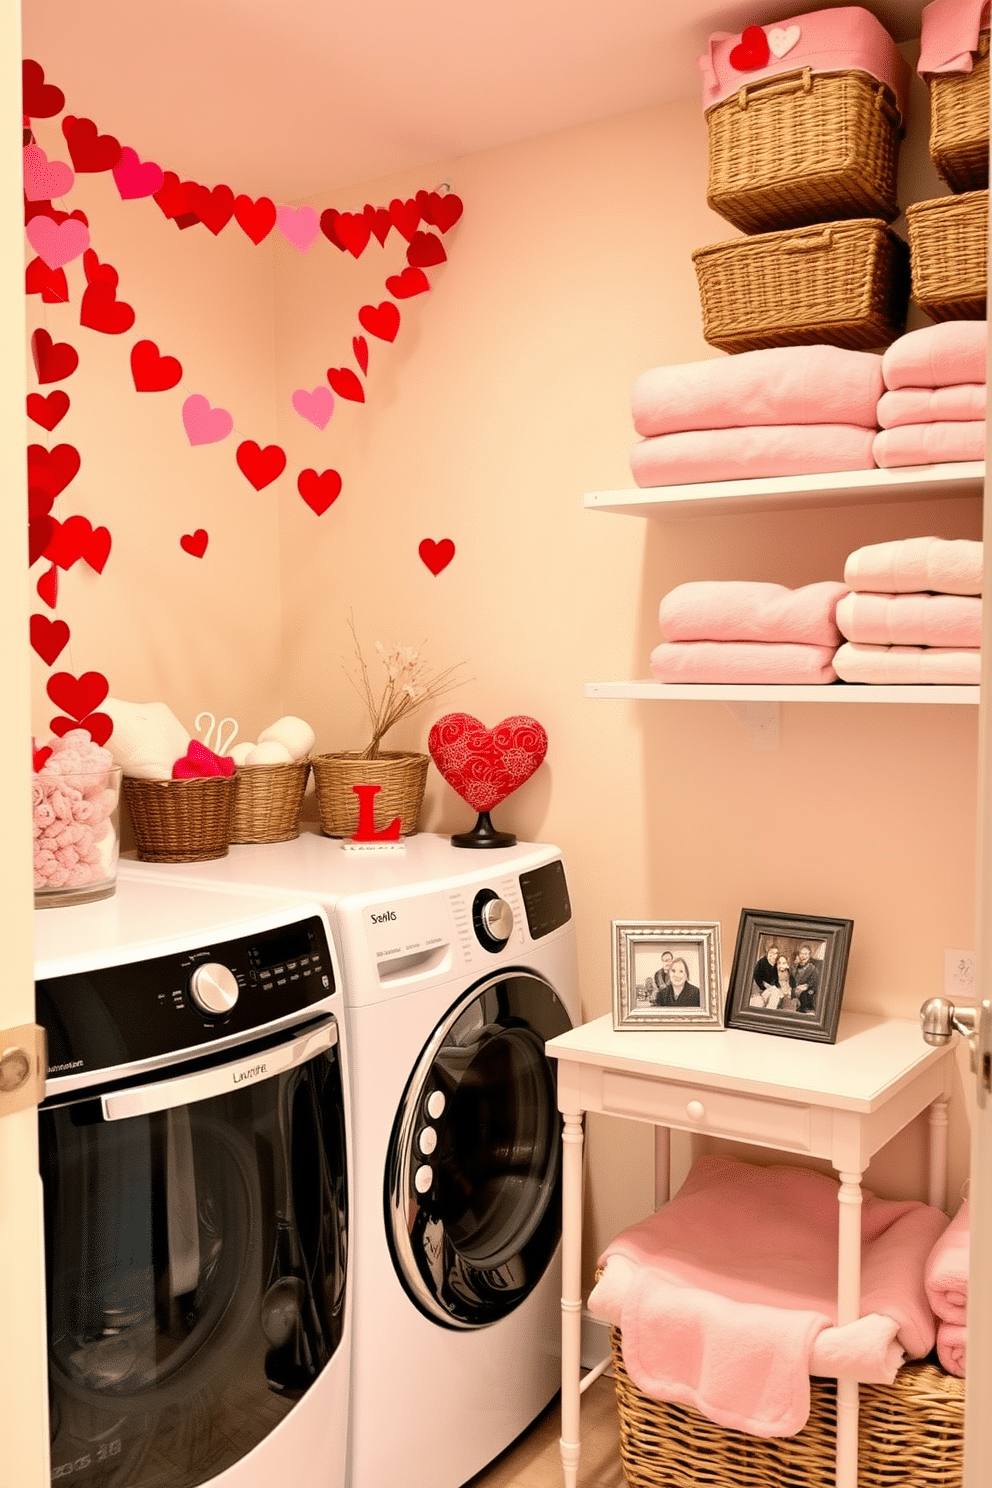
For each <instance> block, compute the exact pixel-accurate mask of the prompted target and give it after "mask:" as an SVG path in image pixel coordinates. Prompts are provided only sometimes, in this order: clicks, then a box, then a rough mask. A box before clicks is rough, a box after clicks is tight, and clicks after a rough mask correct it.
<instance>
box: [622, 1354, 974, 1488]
mask: <svg viewBox="0 0 992 1488" xmlns="http://www.w3.org/2000/svg"><path fill="white" fill-rule="evenodd" d="M611 1343H612V1349H613V1366H614V1373H615V1375H616V1391H617V1410H618V1413H619V1417H620V1459H621V1462H622V1463H623V1470H624V1476H625V1478H626V1481H627V1483H628V1484H629V1488H834V1483H835V1481H836V1458H835V1443H836V1433H837V1409H836V1401H837V1392H836V1384H835V1382H834V1381H833V1380H824V1379H814V1380H811V1381H810V1394H811V1404H810V1414H809V1420H808V1421H807V1423H806V1425H805V1426H804V1427H803V1429H802V1431H800V1432H799V1433H798V1434H797V1435H796V1436H784V1437H770V1438H766V1437H759V1436H748V1435H747V1434H746V1433H744V1432H742V1431H732V1430H729V1429H728V1428H726V1427H723V1426H717V1425H715V1424H714V1423H713V1422H712V1421H710V1420H708V1419H707V1418H706V1417H705V1416H702V1415H700V1413H699V1412H698V1411H696V1410H693V1409H692V1408H691V1407H690V1406H685V1405H670V1404H668V1403H666V1402H664V1401H658V1400H651V1399H649V1398H648V1396H646V1395H642V1394H641V1392H640V1390H638V1389H637V1387H636V1386H635V1385H633V1384H632V1383H631V1381H630V1378H629V1376H628V1374H627V1371H626V1369H625V1368H624V1363H623V1351H622V1346H621V1338H620V1333H619V1331H618V1330H617V1329H615V1328H614V1329H611ZM858 1438H859V1465H858V1488H960V1485H961V1477H962V1465H963V1460H964V1380H961V1379H956V1378H955V1377H954V1376H952V1375H949V1374H945V1373H944V1371H943V1370H942V1369H941V1368H940V1367H939V1366H937V1365H935V1364H931V1363H928V1362H925V1361H924V1362H922V1363H914V1364H907V1365H905V1366H904V1367H903V1368H902V1369H900V1371H899V1374H898V1375H897V1377H896V1381H895V1383H894V1384H892V1385H862V1386H861V1389H860V1409H859V1413H858Z"/></svg>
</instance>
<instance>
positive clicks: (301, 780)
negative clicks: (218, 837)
mask: <svg viewBox="0 0 992 1488" xmlns="http://www.w3.org/2000/svg"><path fill="white" fill-rule="evenodd" d="M309 774H310V761H309V760H308V759H303V760H290V761H289V762H288V763H286V764H277V765H245V766H244V767H243V768H242V769H240V770H238V772H237V774H236V775H235V777H234V820H233V823H232V826H231V841H232V842H288V841H290V839H291V838H293V837H298V836H299V835H300V811H301V809H302V806H303V797H304V795H305V794H306V788H307V776H308V775H309Z"/></svg>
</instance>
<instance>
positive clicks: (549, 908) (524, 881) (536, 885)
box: [520, 858, 572, 940]
mask: <svg viewBox="0 0 992 1488" xmlns="http://www.w3.org/2000/svg"><path fill="white" fill-rule="evenodd" d="M520 893H521V895H522V896H523V901H524V909H525V910H526V912H527V925H528V928H529V930H530V933H531V936H532V937H533V939H534V940H540V939H541V936H542V935H550V934H551V932H552V930H557V929H558V928H559V927H560V926H561V925H567V924H568V922H569V920H570V919H571V918H572V906H571V904H570V903H569V898H568V884H567V883H566V882H565V865H564V863H562V861H561V859H560V858H556V859H555V860H554V862H553V863H545V864H544V866H543V867H542V868H532V869H531V871H530V872H529V873H521V875H520Z"/></svg>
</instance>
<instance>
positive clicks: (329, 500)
mask: <svg viewBox="0 0 992 1488" xmlns="http://www.w3.org/2000/svg"><path fill="white" fill-rule="evenodd" d="M296 486H297V489H298V491H299V493H300V495H301V496H302V497H303V500H304V501H305V502H306V504H307V506H309V508H310V510H311V511H313V512H316V513H317V516H318V517H322V516H323V515H324V513H325V511H326V510H327V508H328V507H329V506H331V505H332V504H333V503H334V502H335V501H337V499H338V497H339V496H340V494H341V477H340V475H338V473H337V471H336V470H322V471H321V472H320V474H319V475H318V473H317V471H316V470H301V471H300V474H299V477H298V479H297V482H296Z"/></svg>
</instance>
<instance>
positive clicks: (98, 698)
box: [45, 672, 110, 718]
mask: <svg viewBox="0 0 992 1488" xmlns="http://www.w3.org/2000/svg"><path fill="white" fill-rule="evenodd" d="M45 691H46V692H47V693H48V696H49V697H50V698H51V700H52V702H53V703H54V704H55V706H56V707H57V708H61V709H62V712H63V713H68V715H69V717H70V718H85V717H86V715H87V713H92V712H93V709H94V708H99V706H100V704H101V703H102V702H103V700H104V698H105V697H106V696H107V694H108V692H109V691H110V687H109V685H108V683H107V679H106V677H105V676H104V675H103V673H102V672H84V673H83V675H82V676H81V677H74V676H73V675H72V673H71V672H56V673H55V674H54V675H53V676H51V677H49V679H48V686H47V687H46V688H45Z"/></svg>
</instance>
